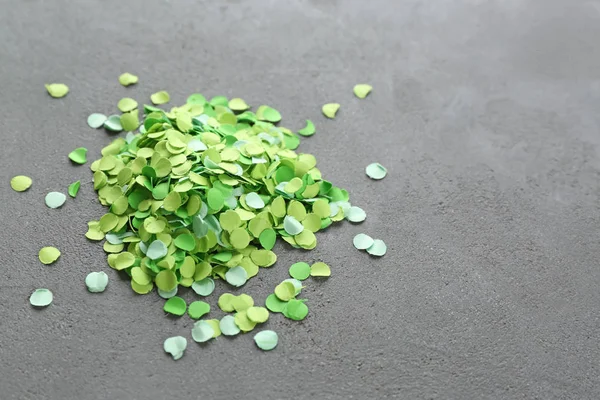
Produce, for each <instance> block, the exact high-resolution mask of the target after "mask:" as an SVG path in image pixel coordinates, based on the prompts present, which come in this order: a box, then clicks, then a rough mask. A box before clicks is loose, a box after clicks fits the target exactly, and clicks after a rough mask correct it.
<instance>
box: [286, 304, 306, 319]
mask: <svg viewBox="0 0 600 400" xmlns="http://www.w3.org/2000/svg"><path fill="white" fill-rule="evenodd" d="M283 315H284V316H285V317H286V318H289V319H293V320H294V321H302V320H303V319H304V318H306V316H307V315H308V307H307V306H306V304H304V302H303V301H302V300H296V299H291V300H290V301H288V303H287V305H286V306H285V308H284V310H283Z"/></svg>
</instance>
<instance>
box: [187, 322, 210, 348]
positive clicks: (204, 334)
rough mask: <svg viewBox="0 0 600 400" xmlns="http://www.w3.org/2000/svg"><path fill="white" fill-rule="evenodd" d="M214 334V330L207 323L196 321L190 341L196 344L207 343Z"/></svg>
mask: <svg viewBox="0 0 600 400" xmlns="http://www.w3.org/2000/svg"><path fill="white" fill-rule="evenodd" d="M214 334H215V330H214V329H213V327H212V326H211V324H209V323H208V322H207V321H198V322H196V323H195V324H194V327H193V328H192V339H194V341H195V342H198V343H204V342H208V341H209V340H210V339H212V338H213V336H214Z"/></svg>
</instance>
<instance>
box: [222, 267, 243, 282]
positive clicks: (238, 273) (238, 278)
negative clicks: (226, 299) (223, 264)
mask: <svg viewBox="0 0 600 400" xmlns="http://www.w3.org/2000/svg"><path fill="white" fill-rule="evenodd" d="M225 280H226V281H227V283H229V284H230V285H231V286H235V287H240V286H243V285H244V284H245V283H246V281H247V280H248V273H247V272H246V270H245V269H244V268H242V267H241V266H237V267H233V268H230V269H229V271H227V272H226V273H225Z"/></svg>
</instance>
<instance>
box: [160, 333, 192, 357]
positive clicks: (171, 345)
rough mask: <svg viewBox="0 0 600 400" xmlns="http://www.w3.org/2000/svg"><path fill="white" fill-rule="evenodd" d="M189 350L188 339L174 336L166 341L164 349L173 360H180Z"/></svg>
mask: <svg viewBox="0 0 600 400" xmlns="http://www.w3.org/2000/svg"><path fill="white" fill-rule="evenodd" d="M186 348H187V339H186V338H184V337H183V336H173V337H170V338H168V339H166V340H165V342H164V344H163V349H164V350H165V352H166V353H169V354H171V356H172V357H173V360H179V359H180V358H181V357H182V356H183V352H184V351H185V349H186Z"/></svg>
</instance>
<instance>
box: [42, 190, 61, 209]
mask: <svg viewBox="0 0 600 400" xmlns="http://www.w3.org/2000/svg"><path fill="white" fill-rule="evenodd" d="M44 201H45V202H46V205H47V206H48V207H50V208H59V207H62V205H63V204H65V201H67V196H66V195H65V194H64V193H60V192H50V193H48V194H47V195H46V197H45V198H44Z"/></svg>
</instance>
